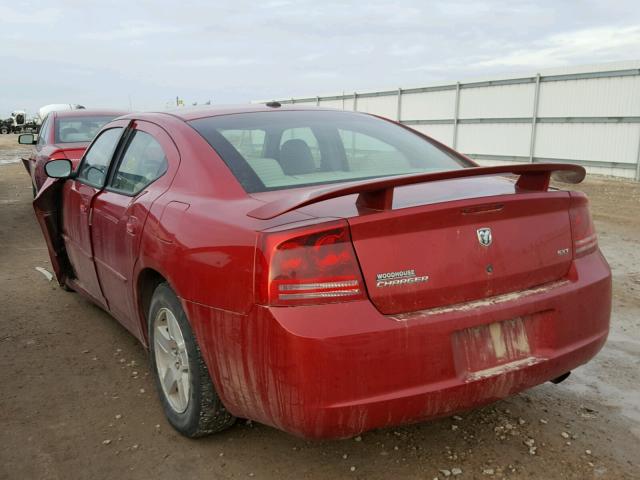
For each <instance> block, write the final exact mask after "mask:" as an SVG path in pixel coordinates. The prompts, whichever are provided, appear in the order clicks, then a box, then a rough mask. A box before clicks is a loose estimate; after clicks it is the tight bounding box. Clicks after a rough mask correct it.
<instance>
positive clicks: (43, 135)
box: [37, 114, 52, 146]
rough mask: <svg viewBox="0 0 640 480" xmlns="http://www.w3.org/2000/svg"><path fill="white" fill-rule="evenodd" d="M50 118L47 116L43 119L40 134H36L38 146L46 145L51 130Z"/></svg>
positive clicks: (50, 116)
mask: <svg viewBox="0 0 640 480" xmlns="http://www.w3.org/2000/svg"><path fill="white" fill-rule="evenodd" d="M51 118H52V115H51V114H49V115H47V116H46V117H45V118H44V121H43V122H42V125H41V126H40V132H39V133H38V143H37V145H38V146H41V145H45V144H46V143H47V137H48V136H49V131H50V130H51V123H52V120H51Z"/></svg>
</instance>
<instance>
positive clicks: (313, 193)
mask: <svg viewBox="0 0 640 480" xmlns="http://www.w3.org/2000/svg"><path fill="white" fill-rule="evenodd" d="M498 174H512V175H519V178H518V181H517V182H516V188H517V189H519V190H529V191H542V192H544V191H546V190H547V188H549V182H550V180H551V176H552V174H553V178H554V180H557V181H560V182H564V183H580V182H581V181H582V180H584V177H585V174H586V171H585V169H584V168H583V167H581V166H578V165H571V164H568V163H535V164H524V165H499V166H496V167H471V168H462V169H460V170H449V171H444V172H432V173H420V174H418V175H398V176H394V177H384V178H376V179H371V180H364V181H360V182H355V183H347V184H344V185H335V184H334V185H331V186H329V187H324V188H318V189H314V190H302V191H299V192H292V193H291V194H290V195H287V196H283V197H282V198H279V199H278V200H274V201H273V202H269V203H266V204H264V205H261V206H260V207H258V208H256V209H254V210H251V211H250V212H249V213H248V214H247V215H248V216H250V217H253V218H257V219H260V220H267V219H270V218H275V217H277V216H279V215H282V214H283V213H287V212H290V211H291V210H295V209H297V208H300V207H304V206H306V205H310V204H312V203H317V202H321V201H323V200H328V199H330V198H336V197H342V196H345V195H352V194H355V193H358V194H359V195H358V200H357V202H356V204H357V205H358V206H359V207H361V208H368V209H372V210H391V207H392V204H393V189H394V188H396V187H402V186H405V185H413V184H416V183H425V182H437V181H440V180H451V179H454V178H464V177H476V176H481V175H498Z"/></svg>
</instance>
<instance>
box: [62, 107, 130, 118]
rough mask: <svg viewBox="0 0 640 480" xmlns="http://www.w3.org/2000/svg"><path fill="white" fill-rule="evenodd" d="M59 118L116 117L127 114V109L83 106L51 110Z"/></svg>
mask: <svg viewBox="0 0 640 480" xmlns="http://www.w3.org/2000/svg"><path fill="white" fill-rule="evenodd" d="M51 113H52V114H53V115H54V116H55V117H57V118H69V117H96V116H107V115H113V116H114V117H121V116H123V115H127V114H128V113H131V112H128V111H126V110H106V109H86V108H81V109H78V110H58V111H55V110H54V111H53V112H51Z"/></svg>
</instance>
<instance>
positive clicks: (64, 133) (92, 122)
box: [55, 115, 117, 143]
mask: <svg viewBox="0 0 640 480" xmlns="http://www.w3.org/2000/svg"><path fill="white" fill-rule="evenodd" d="M116 117H117V115H106V116H105V115H100V116H95V117H68V118H64V117H59V118H57V119H56V128H55V143H78V142H90V141H91V140H93V137H95V136H96V134H97V133H98V132H99V131H100V129H101V128H102V127H103V126H104V125H105V124H106V123H108V122H110V121H111V120H113V119H114V118H116Z"/></svg>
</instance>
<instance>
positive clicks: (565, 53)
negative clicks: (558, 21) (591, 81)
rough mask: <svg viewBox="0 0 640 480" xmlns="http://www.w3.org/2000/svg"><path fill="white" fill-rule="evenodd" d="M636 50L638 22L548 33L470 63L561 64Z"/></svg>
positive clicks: (638, 48) (633, 53)
mask: <svg viewBox="0 0 640 480" xmlns="http://www.w3.org/2000/svg"><path fill="white" fill-rule="evenodd" d="M622 52H628V55H629V57H630V58H631V57H632V56H637V55H638V53H639V52H640V26H630V27H623V28H616V27H598V28H590V29H583V30H577V31H574V32H569V33H561V34H555V35H551V36H549V37H548V38H546V39H543V40H541V41H537V42H534V43H533V44H532V45H531V46H530V47H528V48H521V49H517V50H515V51H512V52H509V53H507V54H505V55H501V56H497V57H495V58H487V59H485V60H480V61H477V62H475V63H473V64H472V65H471V66H472V67H476V68H478V67H495V66H501V67H505V66H506V67H533V66H545V67H555V66H563V65H567V64H568V63H571V62H575V61H588V62H589V61H591V62H593V61H599V60H600V59H601V58H602V57H609V56H612V55H620V53H622Z"/></svg>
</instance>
